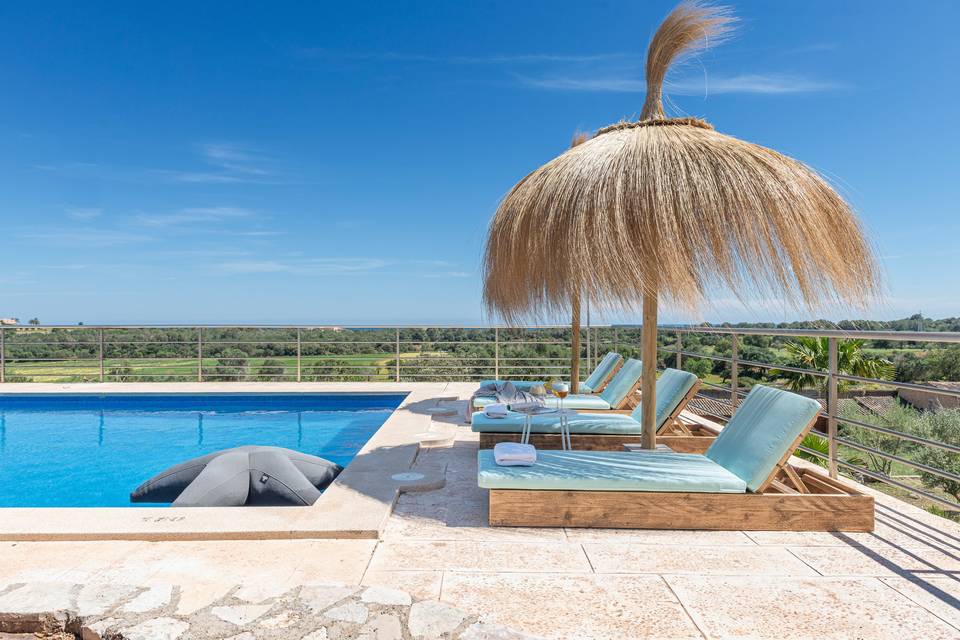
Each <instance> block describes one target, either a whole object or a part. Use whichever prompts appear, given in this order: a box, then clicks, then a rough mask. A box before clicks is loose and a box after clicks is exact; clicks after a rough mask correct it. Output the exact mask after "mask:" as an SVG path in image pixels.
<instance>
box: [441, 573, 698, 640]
mask: <svg viewBox="0 0 960 640" xmlns="http://www.w3.org/2000/svg"><path fill="white" fill-rule="evenodd" d="M442 598H443V600H445V601H447V602H450V603H452V604H454V605H456V606H458V607H463V608H465V609H472V610H476V611H480V612H482V613H481V616H480V618H481V620H483V621H485V622H492V623H496V624H504V625H508V626H510V627H514V628H516V629H518V630H520V631H523V632H528V633H535V634H541V635H544V636H546V637H548V638H556V639H558V640H560V639H567V638H578V639H584V640H586V639H596V640H610V639H613V638H623V639H626V638H657V639H664V638H702V635H701V634H700V632H699V631H698V629H697V627H696V626H695V625H694V624H693V622H692V621H691V620H690V617H689V616H688V615H687V614H686V613H685V612H684V610H683V607H682V606H681V605H680V603H679V602H678V600H677V598H676V597H675V596H674V595H673V594H672V593H671V591H670V589H669V588H668V587H667V585H666V583H665V582H664V581H663V579H662V578H660V577H659V576H613V575H605V576H600V575H572V574H566V575H550V574H505V573H499V574H480V573H459V572H448V573H446V574H445V575H444V580H443V593H442Z"/></svg>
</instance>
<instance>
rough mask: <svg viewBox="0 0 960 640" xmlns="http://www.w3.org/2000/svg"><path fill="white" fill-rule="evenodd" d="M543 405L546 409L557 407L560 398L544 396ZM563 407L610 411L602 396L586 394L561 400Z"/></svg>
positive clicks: (608, 404)
mask: <svg viewBox="0 0 960 640" xmlns="http://www.w3.org/2000/svg"><path fill="white" fill-rule="evenodd" d="M543 403H544V404H545V405H546V406H548V407H559V406H560V398H558V397H557V396H554V395H550V396H546V397H545V398H544V399H543ZM563 407H564V408H565V409H597V410H599V411H606V410H608V409H612V408H613V407H611V406H610V403H608V402H607V401H606V400H604V399H603V395H602V394H601V395H599V396H592V395H589V394H586V393H577V394H573V393H571V394H570V395H568V396H567V397H566V398H564V400H563Z"/></svg>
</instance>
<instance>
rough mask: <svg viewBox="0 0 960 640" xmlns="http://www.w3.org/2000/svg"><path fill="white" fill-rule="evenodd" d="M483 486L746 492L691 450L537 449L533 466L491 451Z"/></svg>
mask: <svg viewBox="0 0 960 640" xmlns="http://www.w3.org/2000/svg"><path fill="white" fill-rule="evenodd" d="M477 464H478V468H479V471H478V475H477V482H478V484H479V485H480V487H482V488H484V489H527V490H568V491H652V492H694V493H744V492H745V491H746V484H745V483H744V481H743V480H741V479H740V478H738V477H737V476H735V475H734V474H732V473H730V472H729V471H727V470H726V469H724V468H723V467H722V466H720V465H718V464H717V463H715V462H713V461H712V460H710V459H708V458H706V457H705V456H701V455H697V454H692V453H657V452H636V453H631V452H620V451H548V450H540V451H537V463H536V464H535V465H533V466H532V467H501V466H498V465H497V463H496V462H495V461H494V458H493V450H491V449H483V450H482V451H480V452H479V453H478V454H477Z"/></svg>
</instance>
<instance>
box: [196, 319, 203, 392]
mask: <svg viewBox="0 0 960 640" xmlns="http://www.w3.org/2000/svg"><path fill="white" fill-rule="evenodd" d="M197 382H203V327H197Z"/></svg>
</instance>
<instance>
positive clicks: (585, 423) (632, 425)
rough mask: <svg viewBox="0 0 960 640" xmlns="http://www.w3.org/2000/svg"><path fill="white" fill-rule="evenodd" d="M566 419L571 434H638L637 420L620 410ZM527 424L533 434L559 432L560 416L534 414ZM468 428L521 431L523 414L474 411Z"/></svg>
mask: <svg viewBox="0 0 960 640" xmlns="http://www.w3.org/2000/svg"><path fill="white" fill-rule="evenodd" d="M569 422H570V433H592V434H596V435H618V436H622V435H634V434H638V433H640V423H639V422H637V421H636V420H634V419H633V418H631V417H630V416H626V415H623V414H622V413H608V414H602V413H579V414H577V415H573V416H570V420H569ZM530 424H531V427H530V431H531V432H532V433H560V418H559V417H558V416H557V414H555V413H546V414H543V415H538V416H533V417H532V418H531V419H530ZM470 428H471V429H472V430H473V431H475V432H477V433H520V432H522V431H523V414H521V413H511V414H510V415H508V416H507V417H506V418H489V417H487V414H485V413H484V412H482V411H477V412H476V413H474V414H473V424H472V425H471V427H470Z"/></svg>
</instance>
